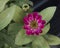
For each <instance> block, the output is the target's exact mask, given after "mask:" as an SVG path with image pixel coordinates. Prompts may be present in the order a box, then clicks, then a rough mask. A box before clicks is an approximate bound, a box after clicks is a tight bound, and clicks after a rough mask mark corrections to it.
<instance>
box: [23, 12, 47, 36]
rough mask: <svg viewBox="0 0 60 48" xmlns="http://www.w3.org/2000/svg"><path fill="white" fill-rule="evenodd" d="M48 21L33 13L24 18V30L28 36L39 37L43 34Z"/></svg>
mask: <svg viewBox="0 0 60 48" xmlns="http://www.w3.org/2000/svg"><path fill="white" fill-rule="evenodd" d="M45 23H46V21H45V20H42V16H41V15H39V14H38V12H33V13H30V14H28V15H27V16H25V17H24V29H25V30H26V34H27V35H39V34H40V33H42V29H43V28H44V25H45Z"/></svg>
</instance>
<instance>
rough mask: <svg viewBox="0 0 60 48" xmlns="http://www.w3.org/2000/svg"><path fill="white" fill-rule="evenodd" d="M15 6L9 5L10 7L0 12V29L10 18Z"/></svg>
mask: <svg viewBox="0 0 60 48" xmlns="http://www.w3.org/2000/svg"><path fill="white" fill-rule="evenodd" d="M16 9H18V8H17V6H16V5H14V6H11V7H10V8H8V9H6V10H5V11H4V12H2V13H1V14H0V30H2V29H3V28H5V27H6V26H7V25H8V24H9V23H10V22H11V20H12V18H13V16H14V14H15V12H16Z"/></svg>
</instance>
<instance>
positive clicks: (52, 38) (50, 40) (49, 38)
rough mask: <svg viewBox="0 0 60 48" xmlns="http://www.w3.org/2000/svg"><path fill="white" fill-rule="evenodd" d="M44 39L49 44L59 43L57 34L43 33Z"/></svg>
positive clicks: (59, 39)
mask: <svg viewBox="0 0 60 48" xmlns="http://www.w3.org/2000/svg"><path fill="white" fill-rule="evenodd" d="M44 37H45V39H46V40H47V42H48V43H49V45H59V44H60V38H58V37H57V36H54V35H51V34H46V35H44Z"/></svg>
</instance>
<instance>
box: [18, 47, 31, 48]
mask: <svg viewBox="0 0 60 48" xmlns="http://www.w3.org/2000/svg"><path fill="white" fill-rule="evenodd" d="M18 48H30V47H18Z"/></svg>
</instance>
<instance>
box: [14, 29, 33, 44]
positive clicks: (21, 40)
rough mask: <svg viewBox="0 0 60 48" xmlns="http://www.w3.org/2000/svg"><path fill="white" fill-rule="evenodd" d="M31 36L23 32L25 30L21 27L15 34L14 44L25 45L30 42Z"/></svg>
mask: <svg viewBox="0 0 60 48" xmlns="http://www.w3.org/2000/svg"><path fill="white" fill-rule="evenodd" d="M32 39H33V38H32V37H31V36H27V35H26V34H25V30H23V29H21V30H20V32H19V33H18V34H17V36H16V39H15V44H16V45H25V44H28V43H30V42H32Z"/></svg>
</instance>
